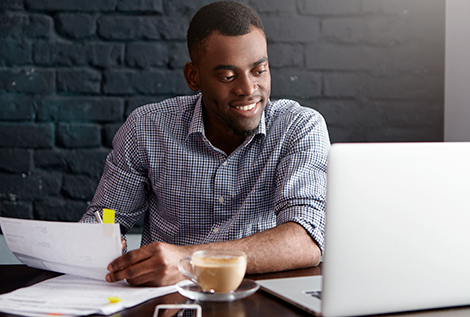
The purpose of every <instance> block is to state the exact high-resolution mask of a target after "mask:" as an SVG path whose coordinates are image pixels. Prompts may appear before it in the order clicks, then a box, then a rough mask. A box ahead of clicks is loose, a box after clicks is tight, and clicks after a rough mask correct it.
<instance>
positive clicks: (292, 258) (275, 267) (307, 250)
mask: <svg viewBox="0 0 470 317" xmlns="http://www.w3.org/2000/svg"><path fill="white" fill-rule="evenodd" d="M204 249H232V250H241V251H244V252H245V253H246V254H247V256H248V267H247V273H248V274H254V273H265V272H274V271H283V270H289V269H294V268H301V267H309V266H315V265H318V263H320V257H321V251H320V248H319V247H318V245H317V244H316V243H315V242H314V241H313V239H312V238H311V237H310V235H309V234H308V233H307V232H306V231H305V229H304V228H303V227H302V226H300V225H299V224H297V223H294V222H288V223H284V224H281V225H279V226H277V227H274V228H272V229H269V230H266V231H263V232H259V233H256V234H253V235H251V236H248V237H245V238H242V239H239V240H232V241H224V242H215V243H209V244H201V245H192V246H175V245H171V244H167V243H161V242H154V243H151V244H149V245H147V246H143V247H141V248H140V249H137V250H134V251H131V252H129V253H126V254H124V255H123V256H121V257H119V258H118V259H116V260H114V261H113V262H111V263H110V264H109V266H108V270H109V271H110V273H109V274H108V275H107V277H106V280H107V281H108V282H116V281H119V280H124V279H126V280H127V281H128V282H129V283H131V284H135V285H149V286H163V285H171V284H174V283H176V282H178V281H180V280H183V279H184V277H183V275H182V274H181V273H180V272H179V271H178V261H179V260H180V259H181V258H182V257H183V256H188V255H191V253H193V252H194V251H197V250H204Z"/></svg>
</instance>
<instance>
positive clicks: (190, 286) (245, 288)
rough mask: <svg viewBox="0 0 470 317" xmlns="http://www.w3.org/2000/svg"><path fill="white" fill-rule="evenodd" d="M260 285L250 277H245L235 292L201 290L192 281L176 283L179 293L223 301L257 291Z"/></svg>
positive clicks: (246, 295)
mask: <svg viewBox="0 0 470 317" xmlns="http://www.w3.org/2000/svg"><path fill="white" fill-rule="evenodd" d="M258 288H259V285H258V284H257V283H256V282H255V281H253V280H249V279H244V280H243V282H242V283H241V285H240V287H238V289H237V290H236V291H235V292H231V293H207V292H201V290H200V289H199V287H198V286H197V285H196V284H194V283H193V282H191V281H188V280H186V281H181V282H178V283H177V284H176V289H177V290H178V293H180V294H181V295H183V296H184V297H187V298H189V299H192V300H197V301H212V302H223V301H234V300H237V299H242V298H245V297H248V296H250V295H251V294H253V293H254V292H256V291H257V290H258Z"/></svg>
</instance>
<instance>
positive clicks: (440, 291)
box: [322, 143, 470, 316]
mask: <svg viewBox="0 0 470 317" xmlns="http://www.w3.org/2000/svg"><path fill="white" fill-rule="evenodd" d="M469 193H470V143H381V144H374V143H366V144H357V143H356V144H334V145H333V146H332V148H331V151H330V156H329V166H328V202H327V222H326V237H325V238H326V248H325V254H324V263H323V291H322V314H323V315H324V316H351V315H366V314H377V313H389V312H398V311H410V310H419V309H428V308H437V307H446V306H458V305H467V304H470V286H469V283H468V282H469V281H470V269H469V267H470V201H469V197H470V195H469Z"/></svg>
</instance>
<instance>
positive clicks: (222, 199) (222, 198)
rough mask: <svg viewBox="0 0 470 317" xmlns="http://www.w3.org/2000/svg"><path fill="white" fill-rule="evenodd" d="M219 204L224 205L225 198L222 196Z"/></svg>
mask: <svg viewBox="0 0 470 317" xmlns="http://www.w3.org/2000/svg"><path fill="white" fill-rule="evenodd" d="M219 203H221V204H223V203H224V197H222V196H220V197H219Z"/></svg>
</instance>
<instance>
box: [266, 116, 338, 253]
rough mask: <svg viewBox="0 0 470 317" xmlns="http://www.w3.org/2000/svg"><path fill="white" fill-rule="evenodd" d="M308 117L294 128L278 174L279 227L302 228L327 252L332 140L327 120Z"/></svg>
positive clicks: (290, 131) (319, 117)
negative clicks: (328, 189)
mask: <svg viewBox="0 0 470 317" xmlns="http://www.w3.org/2000/svg"><path fill="white" fill-rule="evenodd" d="M307 114H308V115H299V116H297V117H296V119H295V120H294V123H293V124H292V125H291V128H290V129H289V131H288V136H287V138H286V153H285V155H283V156H282V159H281V161H280V164H279V166H278V168H277V171H276V178H275V179H276V204H275V213H276V224H277V225H279V224H283V223H286V222H296V223H298V224H300V225H301V226H302V227H303V228H304V229H305V230H306V231H307V232H308V233H309V235H310V236H311V237H312V239H313V240H314V241H315V242H316V243H317V244H318V246H319V247H320V249H321V251H322V252H323V249H324V244H325V218H326V215H325V208H326V188H327V187H326V183H327V177H326V172H327V164H328V152H329V149H330V140H329V136H328V131H327V127H326V123H325V120H324V119H323V117H322V116H321V115H320V114H319V113H318V112H316V111H313V110H311V111H309V112H307Z"/></svg>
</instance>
